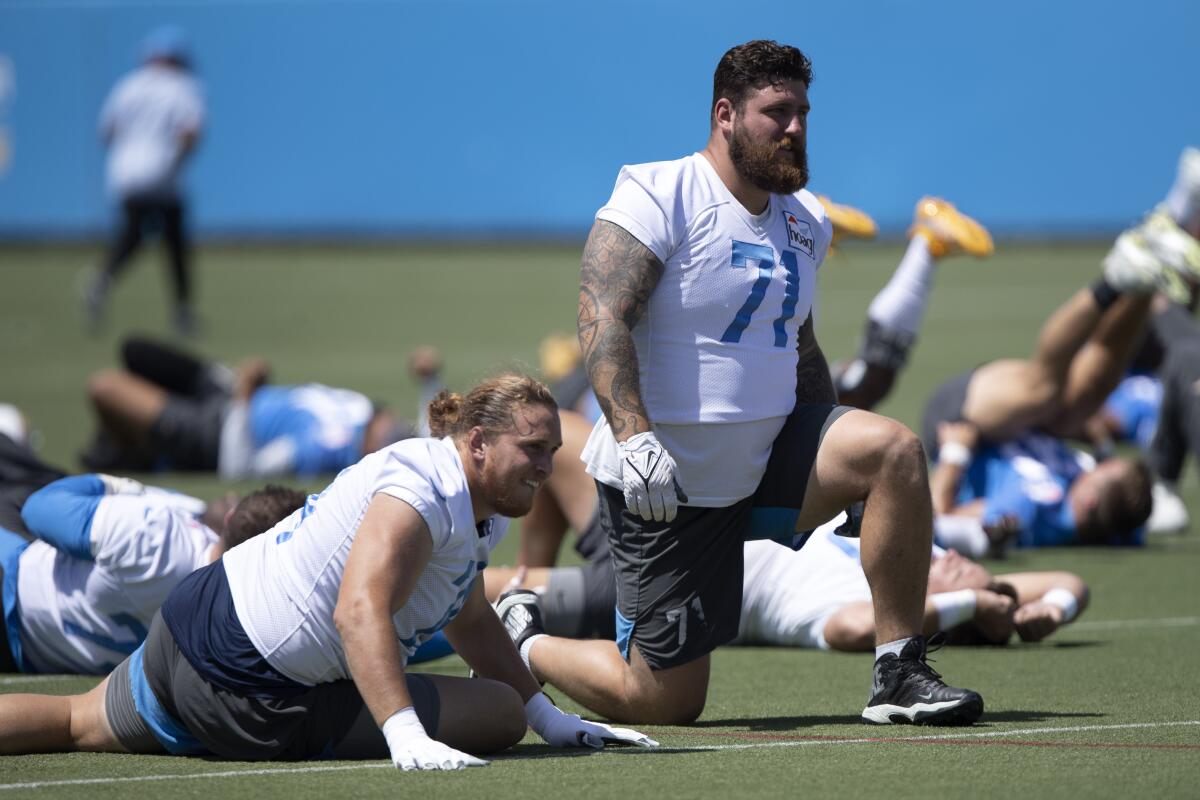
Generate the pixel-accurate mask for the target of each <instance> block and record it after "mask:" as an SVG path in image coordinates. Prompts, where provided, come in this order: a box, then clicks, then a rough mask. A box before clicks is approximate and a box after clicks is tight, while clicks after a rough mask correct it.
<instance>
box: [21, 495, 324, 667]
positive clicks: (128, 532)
mask: <svg viewBox="0 0 1200 800" xmlns="http://www.w3.org/2000/svg"><path fill="white" fill-rule="evenodd" d="M303 504H304V493H303V492H298V491H294V490H292V489H285V488H282V487H279V486H268V487H267V488H266V489H263V490H261V491H257V492H252V493H251V494H249V495H247V496H246V497H245V498H242V499H241V500H239V499H238V498H237V496H236V495H227V496H225V497H223V498H221V499H219V500H217V501H215V502H212V503H207V504H206V503H204V502H203V501H200V500H197V499H196V498H194V497H188V496H187V495H183V494H178V493H176V492H172V491H168V490H166V489H159V488H156V487H152V486H143V485H142V484H140V483H138V482H137V481H134V480H130V479H128V478H117V477H113V476H111V475H74V476H70V477H65V478H60V479H59V480H55V481H51V482H48V483H47V484H46V485H45V486H43V487H42V488H40V489H38V490H37V491H36V492H34V493H32V494H31V495H29V497H28V498H27V499H26V500H25V501H24V503H23V505H22V507H21V511H20V513H21V517H20V520H21V523H22V524H21V525H20V526H19V528H20V529H19V530H16V531H14V530H8V529H7V528H5V527H0V575H2V576H3V586H4V625H3V626H0V672H35V673H77V674H86V675H104V674H106V673H108V672H110V671H112V670H113V669H114V668H115V667H116V665H117V664H118V663H120V662H121V661H122V660H123V659H125V658H126V657H127V656H128V655H129V654H130V653H132V652H133V651H134V650H135V649H136V648H137V647H138V645H140V644H141V643H142V641H143V640H145V638H146V632H147V630H148V629H149V626H150V621H151V620H152V619H153V618H154V614H155V613H156V612H157V611H158V609H159V607H160V606H161V605H162V603H163V601H164V600H165V599H166V597H167V595H168V594H169V593H170V592H171V590H172V589H174V588H175V586H176V585H177V584H178V583H179V582H180V581H182V580H183V579H184V578H185V577H187V576H188V575H190V574H191V573H192V572H193V571H194V570H196V569H199V568H200V567H203V566H206V565H208V564H209V563H211V562H213V561H215V560H217V559H219V558H220V557H221V555H222V553H224V552H225V551H226V550H229V549H231V548H233V547H234V546H236V545H237V544H239V543H240V542H242V541H244V540H246V539H248V538H249V537H251V536H254V535H256V534H258V533H261V532H262V531H265V530H266V529H267V528H270V527H271V526H272V525H274V524H275V523H276V522H278V521H279V520H281V519H283V518H284V517H286V516H287V515H288V514H290V513H291V512H292V511H294V510H295V509H297V508H299V507H300V506H302V505H303Z"/></svg>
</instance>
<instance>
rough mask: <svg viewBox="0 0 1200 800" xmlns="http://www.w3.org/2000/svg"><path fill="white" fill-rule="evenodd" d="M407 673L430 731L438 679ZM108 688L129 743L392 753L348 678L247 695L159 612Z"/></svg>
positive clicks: (273, 755) (184, 749)
mask: <svg viewBox="0 0 1200 800" xmlns="http://www.w3.org/2000/svg"><path fill="white" fill-rule="evenodd" d="M407 679H408V690H409V694H410V695H411V697H412V700H413V707H414V710H415V711H416V713H417V716H418V718H419V719H420V720H421V724H422V725H423V726H424V727H425V730H427V731H430V732H431V735H433V733H432V732H436V731H437V726H438V714H439V708H440V703H439V701H438V694H437V689H436V688H435V687H434V686H433V683H432V682H431V681H430V680H429V679H428V678H426V677H425V676H423V675H418V674H409V675H407ZM107 692H108V700H107V705H108V707H109V708H108V711H107V714H108V719H109V723H110V724H111V725H112V727H113V732H114V734H115V735H116V736H117V738H118V740H120V741H121V742H122V743H123V744H124V745H125V746H126V748H127V749H130V750H131V751H133V752H163V750H164V749H165V750H167V751H169V752H172V753H177V754H203V753H209V754H212V755H215V756H218V757H221V758H229V759H236V760H239V761H261V760H302V759H312V758H386V757H387V756H388V748H387V742H386V741H385V740H384V738H383V733H382V732H381V731H380V730H379V728H378V726H377V725H375V722H374V720H373V719H372V718H371V715H370V713H369V712H368V711H367V708H366V704H365V703H364V702H363V700H362V697H361V695H359V693H358V687H357V686H355V684H354V682H353V681H349V680H341V681H334V682H332V683H321V684H317V685H316V686H313V687H312V688H310V689H308V690H307V691H304V692H302V693H300V694H289V695H288V696H284V697H245V696H243V695H240V694H238V693H236V692H231V691H229V690H226V689H222V688H221V687H218V686H215V685H213V684H212V683H209V682H208V681H206V680H205V679H204V678H203V677H202V676H201V675H200V674H198V673H197V672H196V670H195V668H193V667H192V665H191V664H190V663H188V660H187V659H186V658H184V656H183V654H182V653H181V652H180V651H179V647H178V646H177V645H176V644H175V640H174V638H173V637H172V636H171V631H170V630H169V629H168V628H167V626H166V624H165V623H164V622H163V619H162V615H161V614H156V615H155V617H154V620H153V622H151V624H150V632H149V634H148V635H147V637H146V641H145V643H144V644H143V645H142V647H141V648H139V650H138V651H137V652H135V653H134V655H133V656H131V657H130V658H129V659H126V660H125V661H124V662H122V663H121V665H120V666H119V667H117V670H116V671H114V673H113V675H112V676H110V678H109V687H108V689H107ZM134 712H136V713H134ZM155 742H157V747H155V744H154V743H155Z"/></svg>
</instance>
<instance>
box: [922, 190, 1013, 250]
mask: <svg viewBox="0 0 1200 800" xmlns="http://www.w3.org/2000/svg"><path fill="white" fill-rule="evenodd" d="M908 235H909V236H910V237H912V236H923V237H925V241H927V242H929V252H930V254H931V255H932V256H933V257H934V258H942V257H944V256H949V255H954V254H955V253H969V254H970V255H973V256H976V257H977V258H985V257H987V256H990V255H991V254H992V252H993V251H994V250H995V246H994V245H993V244H992V235H991V234H990V233H988V232H987V228H985V227H983V226H982V225H980V224H979V223H978V222H976V221H975V220H973V219H971V218H970V217H968V216H967V215H966V214H964V213H962V212H961V211H959V210H958V209H957V208H955V207H954V206H953V204H951V203H947V202H946V201H945V200H942V199H941V198H940V197H922V198H921V199H920V200H918V201H917V210H916V211H915V212H913V224H912V227H911V228H909V229H908Z"/></svg>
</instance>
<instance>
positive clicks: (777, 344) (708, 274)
mask: <svg viewBox="0 0 1200 800" xmlns="http://www.w3.org/2000/svg"><path fill="white" fill-rule="evenodd" d="M596 218H597V219H599V220H605V221H608V222H612V223H614V224H616V225H619V226H620V227H622V228H624V229H625V230H626V231H628V232H629V233H630V234H631V235H633V236H634V237H635V238H636V239H637V240H638V241H640V242H641V243H642V244H644V245H645V246H646V247H647V248H649V249H650V250H651V251H652V252H653V253H654V255H655V256H657V257H658V259H659V260H660V261H661V262H662V263H663V268H664V269H663V274H662V277H661V278H660V280H659V282H658V285H657V287H656V288H655V290H654V292H653V293H652V294H651V296H650V300H649V302H648V304H647V307H646V311H645V313H644V314H643V315H642V318H641V319H640V320H639V321H638V323H637V325H636V326H634V329H633V331H632V334H633V340H634V345H635V348H636V350H637V357H638V365H639V368H640V379H641V391H642V398H643V400H644V402H645V404H646V411H647V413H648V414H649V416H650V420H651V422H652V424H653V426H654V430H655V433H656V435H657V436H658V438H659V440H660V441H661V442H662V443H663V446H664V447H666V449H667V451H668V452H669V453H670V454H671V455H672V456H673V457H674V459H675V461H676V464H677V466H678V468H679V471H678V476H677V477H678V478H679V481H680V484H681V485H682V486H683V489H684V491H685V492H686V493H687V494H688V498H689V505H698V506H725V505H730V504H732V503H734V502H736V501H738V500H740V499H741V498H743V497H747V496H749V495H750V494H753V492H754V490H755V489H756V488H757V486H758V483H759V480H760V478H761V477H762V473H763V471H764V470H765V469H766V464H767V459H768V458H769V456H770V449H771V443H772V442H773V441H774V439H775V436H776V434H777V433H778V432H779V430H780V428H781V427H782V426H783V422H784V420H785V418H786V417H787V415H788V413H789V412H791V410H792V408H793V407H794V406H795V402H796V360H797V355H796V334H797V331H798V329H799V328H800V326H801V324H803V323H804V321H805V319H807V317H808V315H809V312H810V311H811V310H812V306H813V296H814V290H815V286H816V273H817V268H818V266H819V265H820V264H821V261H822V259H823V258H824V257H825V253H826V251H827V250H828V248H829V242H830V239H831V235H832V229H831V227H830V224H829V222H828V220H827V219H826V218H825V212H824V209H823V208H822V207H821V204H820V203H819V202H818V201H817V200H816V198H815V197H813V195H811V194H810V193H808V192H806V191H801V192H798V193H797V194H795V195H774V194H773V195H771V196H770V200H769V202H768V204H767V208H766V210H765V211H764V212H763V213H762V214H759V215H758V216H754V215H752V214H750V212H748V211H747V210H746V208H745V207H744V206H742V204H741V203H739V202H738V201H737V200H736V199H735V198H734V197H733V195H732V194H730V193H729V190H728V189H727V188H726V187H725V184H724V183H723V182H722V181H721V179H720V177H719V176H718V175H717V173H716V171H715V170H714V169H713V167H712V165H710V164H709V163H708V160H707V159H706V158H705V157H704V156H703V155H701V154H699V153H696V154H693V155H691V156H688V157H687V158H683V159H680V160H678V161H668V162H659V163H653V164H639V165H635V166H627V167H624V168H623V169H622V170H621V173H620V175H619V176H618V177H617V184H616V188H615V189H614V190H613V195H612V198H611V199H610V200H609V202H608V204H607V205H605V206H604V207H603V208H602V209H600V211H599V212H598V213H597V214H596ZM584 460H585V461H587V462H588V465H589V466H588V471H589V472H590V473H591V474H592V475H593V476H594V477H596V478H597V479H598V480H600V481H603V482H604V483H607V484H609V485H611V486H615V487H619V486H620V485H621V477H620V462H619V459H618V458H617V449H616V441H615V439H614V438H613V436H612V433H611V431H610V430H609V428H608V424H607V421H606V420H603V419H602V420H601V421H600V422H599V423H597V426H596V429H595V430H594V431H593V435H592V437H591V439H590V440H589V442H588V446H587V448H586V449H585V451H584ZM731 467H735V468H731Z"/></svg>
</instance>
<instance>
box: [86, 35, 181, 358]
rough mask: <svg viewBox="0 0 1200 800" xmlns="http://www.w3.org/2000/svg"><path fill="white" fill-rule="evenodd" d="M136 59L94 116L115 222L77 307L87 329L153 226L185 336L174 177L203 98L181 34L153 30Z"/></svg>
mask: <svg viewBox="0 0 1200 800" xmlns="http://www.w3.org/2000/svg"><path fill="white" fill-rule="evenodd" d="M142 58H143V63H142V65H141V66H140V67H138V69H136V70H134V71H133V72H131V73H130V74H128V75H126V76H125V77H123V78H122V79H121V80H120V81H119V82H118V83H117V85H116V86H115V87H113V89H112V91H111V92H110V93H109V95H108V98H107V99H106V100H105V101H104V107H103V109H102V110H101V112H100V136H101V138H102V139H103V141H104V143H105V145H106V146H107V147H108V165H107V177H106V182H107V188H108V191H109V193H110V194H111V195H112V196H113V197H115V198H116V199H117V201H118V202H119V203H120V207H121V218H120V222H119V223H118V225H117V227H116V229H115V231H114V233H113V238H112V242H111V244H110V245H109V248H108V253H107V254H106V255H105V258H104V263H103V265H102V266H101V268H100V271H99V272H98V273H97V274H96V275H94V276H93V277H92V278H91V279H90V280H89V281H88V283H87V285H86V287H85V289H84V306H85V311H86V314H87V320H88V324H89V326H90V327H91V328H92V329H93V330H94V329H95V328H96V327H97V326H98V325H99V324H100V322H101V321H102V319H103V317H104V311H105V307H106V306H107V303H108V294H109V290H110V288H111V286H112V283H113V281H115V280H116V278H117V276H118V275H120V273H121V272H122V271H123V270H124V268H125V266H126V265H127V264H128V263H129V260H130V258H131V257H132V256H133V254H134V253H135V252H137V249H138V246H139V245H140V244H141V243H142V236H143V234H144V232H145V230H146V229H147V228H148V227H149V226H150V225H153V226H155V227H156V228H158V229H160V230H161V231H162V235H163V238H164V240H165V241H166V245H167V251H168V253H169V255H170V263H171V274H172V279H173V281H174V288H175V315H174V319H173V322H174V326H175V329H176V330H177V331H178V332H179V333H181V334H183V335H190V334H192V333H194V331H195V327H196V323H195V317H194V315H193V311H192V305H191V295H192V286H191V276H190V274H189V265H188V261H189V257H190V254H189V252H188V251H189V243H188V237H187V230H186V228H185V225H184V196H183V189H182V186H181V181H180V174H181V173H182V171H183V165H184V163H185V162H186V161H187V159H188V157H189V156H190V155H191V154H192V152H193V151H194V150H195V148H196V143H197V142H198V141H199V139H200V134H201V130H202V128H203V124H204V114H205V108H204V98H203V95H202V92H201V87H200V83H199V82H198V81H197V80H196V78H195V77H194V76H193V75H192V73H191V56H190V53H189V47H188V39H187V35H186V34H185V33H184V31H183V30H182V29H180V28H178V27H175V26H164V27H162V28H158V29H156V30H155V31H153V32H152V33H151V34H150V35H149V36H148V37H147V38H146V40H145V42H143V44H142Z"/></svg>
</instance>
